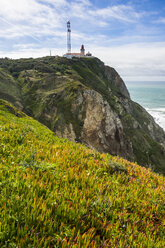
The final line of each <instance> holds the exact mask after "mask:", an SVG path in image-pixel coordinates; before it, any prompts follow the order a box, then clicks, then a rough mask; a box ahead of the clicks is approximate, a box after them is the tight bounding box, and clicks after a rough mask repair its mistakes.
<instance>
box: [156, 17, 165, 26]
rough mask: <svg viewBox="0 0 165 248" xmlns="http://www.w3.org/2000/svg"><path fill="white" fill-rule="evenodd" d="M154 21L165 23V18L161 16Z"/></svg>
mask: <svg viewBox="0 0 165 248" xmlns="http://www.w3.org/2000/svg"><path fill="white" fill-rule="evenodd" d="M153 23H158V24H165V18H163V17H161V18H159V19H157V20H156V21H154V22H153Z"/></svg>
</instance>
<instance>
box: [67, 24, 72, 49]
mask: <svg viewBox="0 0 165 248" xmlns="http://www.w3.org/2000/svg"><path fill="white" fill-rule="evenodd" d="M67 50H68V53H71V28H70V21H68V22H67Z"/></svg>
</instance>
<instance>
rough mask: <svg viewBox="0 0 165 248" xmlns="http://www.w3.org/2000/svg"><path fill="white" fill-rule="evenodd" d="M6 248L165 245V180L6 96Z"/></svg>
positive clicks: (2, 146) (0, 144)
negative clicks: (43, 120) (70, 135)
mask: <svg viewBox="0 0 165 248" xmlns="http://www.w3.org/2000/svg"><path fill="white" fill-rule="evenodd" d="M0 247H2V248H3V247H18V248H25V247H27V248H28V247H31V248H32V247H34V248H45V247H72V248H75V247H79V248H87V247H93V248H94V247H95V248H96V247H97V248H98V247H100V248H101V247H112V248H115V247H121V248H123V247H130V248H132V247H137V248H140V247H141V248H143V247H155V248H159V247H160V248H162V247H165V179H164V177H163V176H160V175H158V174H156V173H153V172H152V171H151V170H150V169H145V168H143V167H140V166H139V165H137V164H134V163H130V162H129V161H127V160H124V159H121V158H118V157H112V156H110V155H108V154H100V153H98V152H95V151H93V150H89V149H88V148H86V147H85V146H84V145H80V144H75V143H71V142H69V141H67V140H65V139H59V138H57V137H56V136H55V135H54V133H53V132H51V131H50V130H49V129H48V128H46V127H45V126H43V125H42V124H40V123H38V122H37V121H35V120H33V119H32V118H30V117H28V116H26V115H25V114H23V113H22V112H19V111H18V110H17V109H16V108H14V107H13V106H12V105H10V104H8V103H7V102H5V101H2V100H1V101H0Z"/></svg>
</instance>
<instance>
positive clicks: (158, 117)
mask: <svg viewBox="0 0 165 248" xmlns="http://www.w3.org/2000/svg"><path fill="white" fill-rule="evenodd" d="M146 110H147V111H148V112H149V113H150V115H152V116H153V118H154V119H155V122H156V123H157V124H159V126H161V127H162V128H163V129H164V131H165V108H146Z"/></svg>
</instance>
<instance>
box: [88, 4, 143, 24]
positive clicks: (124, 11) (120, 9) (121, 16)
mask: <svg viewBox="0 0 165 248" xmlns="http://www.w3.org/2000/svg"><path fill="white" fill-rule="evenodd" d="M89 14H91V15H92V16H95V17H100V18H103V19H106V20H108V19H109V18H113V19H116V20H121V21H125V22H134V21H135V20H136V19H138V18H140V17H141V16H142V13H137V12H136V11H135V10H134V9H133V8H132V7H131V6H126V5H117V6H112V7H107V8H102V9H96V10H91V11H89Z"/></svg>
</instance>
